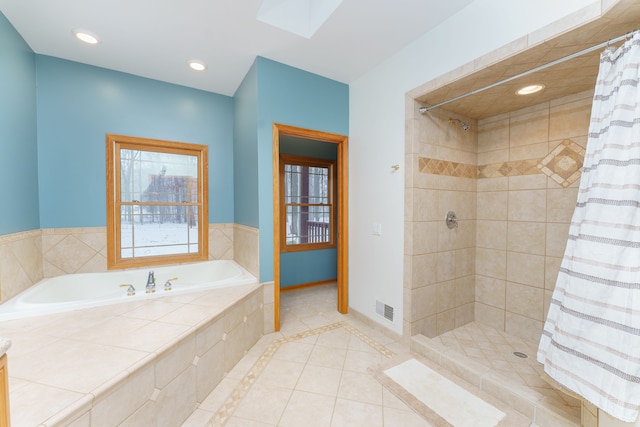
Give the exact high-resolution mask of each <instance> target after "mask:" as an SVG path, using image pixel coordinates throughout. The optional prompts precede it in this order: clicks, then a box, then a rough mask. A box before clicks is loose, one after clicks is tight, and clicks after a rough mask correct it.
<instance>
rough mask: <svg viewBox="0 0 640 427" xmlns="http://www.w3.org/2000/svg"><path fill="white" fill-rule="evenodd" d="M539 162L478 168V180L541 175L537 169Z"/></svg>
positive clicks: (511, 163) (525, 161)
mask: <svg viewBox="0 0 640 427" xmlns="http://www.w3.org/2000/svg"><path fill="white" fill-rule="evenodd" d="M539 161H540V159H529V160H519V161H515V162H502V163H492V164H489V165H483V166H478V178H503V177H505V176H522V175H536V174H539V173H540V170H539V169H538V168H537V167H536V165H537V164H538V162H539Z"/></svg>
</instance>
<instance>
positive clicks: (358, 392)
mask: <svg viewBox="0 0 640 427" xmlns="http://www.w3.org/2000/svg"><path fill="white" fill-rule="evenodd" d="M338 397H341V398H344V399H349V400H356V401H358V402H364V403H373V404H375V405H382V385H381V384H380V383H379V382H378V381H376V380H375V379H374V378H373V377H372V376H371V375H369V374H366V373H360V372H350V371H343V372H342V378H341V380H340V389H339V390H338Z"/></svg>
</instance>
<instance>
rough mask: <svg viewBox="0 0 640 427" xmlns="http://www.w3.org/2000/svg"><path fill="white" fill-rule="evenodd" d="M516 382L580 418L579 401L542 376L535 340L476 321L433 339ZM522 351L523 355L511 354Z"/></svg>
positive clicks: (542, 370)
mask: <svg viewBox="0 0 640 427" xmlns="http://www.w3.org/2000/svg"><path fill="white" fill-rule="evenodd" d="M432 340H433V341H435V342H439V343H441V344H443V345H445V346H446V347H449V348H451V349H453V350H455V351H457V352H459V353H461V354H463V355H465V356H467V357H468V358H470V359H472V360H475V361H476V362H478V363H480V364H482V365H484V366H487V367H489V368H491V369H493V370H494V371H496V372H498V373H500V374H501V375H503V376H505V377H508V378H511V379H512V380H514V381H515V382H516V383H519V384H522V385H524V386H527V387H528V388H530V389H532V390H535V391H537V392H538V393H540V394H542V395H543V396H545V399H546V400H547V402H549V403H551V404H554V405H556V406H559V407H561V408H563V409H564V410H565V411H567V412H569V413H572V414H573V415H574V416H575V417H577V418H578V419H579V418H580V401H579V400H577V399H575V398H573V397H571V396H569V395H567V394H564V393H562V392H561V391H559V390H557V389H555V388H553V387H552V386H551V385H550V384H549V383H548V382H546V381H545V380H543V379H542V378H541V375H542V374H543V373H544V369H543V367H542V365H541V364H540V363H538V361H537V360H536V353H537V350H538V343H536V342H531V341H527V340H523V339H521V338H518V337H514V336H511V335H509V334H507V333H505V332H500V331H498V330H496V329H493V328H491V327H489V326H485V325H482V324H479V323H476V322H472V323H468V324H466V325H464V326H462V327H459V328H456V329H454V330H452V331H449V332H446V333H444V334H442V335H440V336H437V337H435V338H432ZM514 352H519V353H524V354H526V355H527V357H526V358H522V357H518V356H516V355H514Z"/></svg>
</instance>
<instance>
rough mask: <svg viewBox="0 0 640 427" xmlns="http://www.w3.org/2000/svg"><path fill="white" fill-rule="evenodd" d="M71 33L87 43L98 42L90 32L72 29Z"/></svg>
mask: <svg viewBox="0 0 640 427" xmlns="http://www.w3.org/2000/svg"><path fill="white" fill-rule="evenodd" d="M73 34H74V35H75V36H76V37H77V38H78V39H79V40H81V41H83V42H85V43H87V44H98V43H100V40H98V38H97V37H96V36H94V35H93V34H91V33H88V32H86V31H84V30H74V31H73Z"/></svg>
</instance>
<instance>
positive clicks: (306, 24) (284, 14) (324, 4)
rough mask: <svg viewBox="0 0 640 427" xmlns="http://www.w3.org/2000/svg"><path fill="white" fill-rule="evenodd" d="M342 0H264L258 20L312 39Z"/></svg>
mask: <svg viewBox="0 0 640 427" xmlns="http://www.w3.org/2000/svg"><path fill="white" fill-rule="evenodd" d="M341 3H342V0H263V2H262V6H261V7H260V10H259V11H258V15H257V16H256V19H257V20H258V21H262V22H264V23H266V24H269V25H273V26H274V27H278V28H280V29H282V30H285V31H288V32H290V33H293V34H297V35H299V36H301V37H305V38H307V39H310V38H311V37H313V35H314V34H315V33H316V31H318V29H319V28H320V27H321V26H322V24H324V23H325V21H326V20H327V19H329V16H331V14H332V13H333V12H334V11H335V10H336V9H337V8H338V6H340V4H341Z"/></svg>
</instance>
